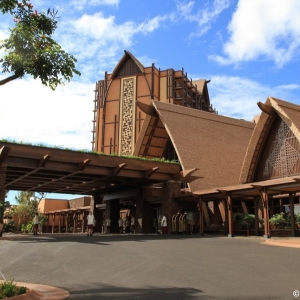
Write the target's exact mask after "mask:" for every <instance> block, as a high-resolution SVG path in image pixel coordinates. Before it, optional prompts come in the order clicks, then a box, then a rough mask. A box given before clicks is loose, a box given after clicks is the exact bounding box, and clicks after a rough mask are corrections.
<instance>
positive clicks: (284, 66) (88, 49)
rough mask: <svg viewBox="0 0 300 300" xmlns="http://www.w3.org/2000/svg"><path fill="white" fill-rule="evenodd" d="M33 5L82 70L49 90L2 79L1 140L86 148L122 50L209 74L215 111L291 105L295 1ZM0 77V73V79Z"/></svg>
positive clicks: (2, 30)
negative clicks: (101, 83)
mask: <svg viewBox="0 0 300 300" xmlns="http://www.w3.org/2000/svg"><path fill="white" fill-rule="evenodd" d="M32 4H33V5H34V9H37V10H38V11H39V12H42V11H44V12H45V11H46V10H47V9H48V8H51V9H52V8H54V9H55V10H58V16H59V19H58V28H57V30H56V32H55V35H54V39H55V40H56V41H57V42H58V43H59V44H60V45H61V46H62V47H63V49H64V50H65V51H67V52H68V53H69V54H72V55H74V56H75V57H76V58H77V65H76V67H77V69H78V70H79V71H80V72H81V76H74V77H73V79H72V81H71V82H70V83H66V84H65V85H64V86H60V87H58V88H57V89H56V90H55V91H54V92H53V91H52V90H50V89H49V88H47V87H45V86H43V85H42V84H41V82H40V81H39V80H34V79H32V78H31V77H29V76H25V77H24V78H23V79H19V80H15V81H13V82H10V83H7V84H6V85H4V86H1V87H0V139H8V140H14V141H17V142H20V141H23V142H29V143H33V144H39V143H42V144H45V145H48V146H61V147H66V148H73V149H88V150H91V147H92V144H91V141H92V133H91V130H92V119H93V112H92V110H93V104H94V102H93V99H94V88H95V83H96V82H97V81H98V80H101V79H103V78H104V73H105V72H106V71H107V72H109V73H110V72H112V71H113V69H114V67H115V66H116V64H117V63H118V61H119V60H120V59H121V58H122V56H123V54H124V50H128V51H130V52H131V53H132V54H133V55H134V56H135V57H136V58H137V59H138V60H139V61H140V62H141V63H142V64H143V65H144V66H145V67H148V66H151V64H152V63H154V64H155V66H156V67H157V68H160V69H161V70H164V69H168V68H173V69H175V70H181V69H182V68H184V72H187V75H188V78H190V79H193V80H197V79H204V78H205V79H207V80H211V82H210V83H209V84H208V91H209V96H210V101H211V104H212V105H213V107H214V108H215V109H216V110H217V111H218V114H220V115H225V116H229V117H233V118H239V119H245V120H248V121H251V120H252V118H253V117H254V116H255V115H258V114H259V113H260V110H259V109H258V107H257V102H259V101H261V102H264V101H265V100H266V98H267V97H268V96H273V97H276V98H280V99H283V100H286V101H289V102H292V103H296V104H299V105H300V79H299V67H300V61H299V58H300V18H299V15H300V1H299V0H288V1H283V0H251V1H249V0H208V1H206V0H201V1H200V0H198V1H196V0H194V1H189V0H163V1H162V0H63V1H58V0H51V1H49V0H32ZM13 25H14V23H13V20H12V17H11V16H10V15H1V22H0V40H1V39H4V38H5V37H7V36H8V34H9V28H11V27H13ZM1 55H3V51H2V52H0V57H1ZM6 76H7V74H2V73H1V72H0V79H3V78H5V77H6ZM14 195H15V193H14V192H10V193H9V196H8V200H9V201H10V202H11V203H13V201H14V200H13V199H14ZM47 196H49V197H51V198H55V197H56V196H57V197H58V198H60V195H49V194H48V195H47ZM64 197H66V198H68V199H69V198H74V197H76V196H74V195H73V196H64Z"/></svg>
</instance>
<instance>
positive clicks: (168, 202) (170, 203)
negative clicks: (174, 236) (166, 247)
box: [162, 180, 181, 233]
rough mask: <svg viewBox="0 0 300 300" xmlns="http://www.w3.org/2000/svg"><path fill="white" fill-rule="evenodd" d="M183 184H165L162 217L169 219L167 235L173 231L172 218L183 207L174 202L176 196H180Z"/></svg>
mask: <svg viewBox="0 0 300 300" xmlns="http://www.w3.org/2000/svg"><path fill="white" fill-rule="evenodd" d="M180 192H181V184H180V182H178V181H171V180H170V181H168V182H165V183H164V184H163V201H162V215H164V216H165V217H166V219H167V233H171V230H172V217H173V215H174V214H177V213H178V212H179V211H181V205H180V204H179V203H178V202H177V201H175V200H174V196H176V195H180Z"/></svg>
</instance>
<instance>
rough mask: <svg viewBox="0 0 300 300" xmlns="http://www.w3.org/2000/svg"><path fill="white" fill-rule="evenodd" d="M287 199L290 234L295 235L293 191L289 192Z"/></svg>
mask: <svg viewBox="0 0 300 300" xmlns="http://www.w3.org/2000/svg"><path fill="white" fill-rule="evenodd" d="M289 201H290V215H291V228H292V232H291V236H296V232H295V226H296V225H295V212H294V204H295V193H289Z"/></svg>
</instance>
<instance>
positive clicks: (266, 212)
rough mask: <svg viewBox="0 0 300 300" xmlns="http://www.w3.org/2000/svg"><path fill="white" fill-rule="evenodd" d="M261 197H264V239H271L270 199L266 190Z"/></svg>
mask: <svg viewBox="0 0 300 300" xmlns="http://www.w3.org/2000/svg"><path fill="white" fill-rule="evenodd" d="M261 195H262V201H263V210H264V227H265V228H264V230H265V234H264V238H265V239H268V238H270V237H271V234H270V223H269V203H268V200H269V199H268V193H267V189H266V188H264V189H263V190H262V191H261Z"/></svg>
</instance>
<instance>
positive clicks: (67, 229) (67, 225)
mask: <svg viewBox="0 0 300 300" xmlns="http://www.w3.org/2000/svg"><path fill="white" fill-rule="evenodd" d="M68 231H69V214H68V213H66V233H67V232H68Z"/></svg>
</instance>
